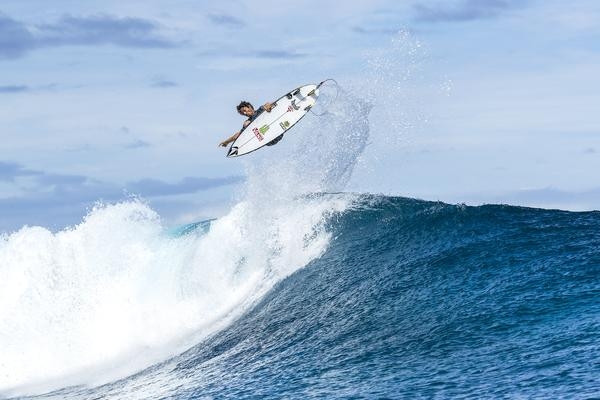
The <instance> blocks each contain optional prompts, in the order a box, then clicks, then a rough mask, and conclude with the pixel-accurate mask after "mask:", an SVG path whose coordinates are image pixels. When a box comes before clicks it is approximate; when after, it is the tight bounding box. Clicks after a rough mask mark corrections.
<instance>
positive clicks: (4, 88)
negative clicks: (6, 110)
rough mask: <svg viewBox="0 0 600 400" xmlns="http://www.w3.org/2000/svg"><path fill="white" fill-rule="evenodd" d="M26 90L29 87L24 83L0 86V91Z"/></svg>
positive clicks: (17, 91) (19, 91) (15, 91)
mask: <svg viewBox="0 0 600 400" xmlns="http://www.w3.org/2000/svg"><path fill="white" fill-rule="evenodd" d="M28 90H29V87H28V86H25V85H7V86H0V93H21V92H27V91H28Z"/></svg>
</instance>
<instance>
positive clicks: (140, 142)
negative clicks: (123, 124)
mask: <svg viewBox="0 0 600 400" xmlns="http://www.w3.org/2000/svg"><path fill="white" fill-rule="evenodd" d="M124 147H125V148H126V149H141V148H143V147H152V145H151V144H150V143H148V142H144V141H143V140H141V139H137V140H135V141H133V142H131V143H127V144H126V145H125V146H124Z"/></svg>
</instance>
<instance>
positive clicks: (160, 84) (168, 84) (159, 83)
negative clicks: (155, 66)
mask: <svg viewBox="0 0 600 400" xmlns="http://www.w3.org/2000/svg"><path fill="white" fill-rule="evenodd" d="M150 86H151V87H154V88H159V89H165V88H172V87H177V86H179V85H178V84H177V83H175V82H173V81H169V80H167V79H158V80H156V81H154V82H153V83H152V84H151V85H150Z"/></svg>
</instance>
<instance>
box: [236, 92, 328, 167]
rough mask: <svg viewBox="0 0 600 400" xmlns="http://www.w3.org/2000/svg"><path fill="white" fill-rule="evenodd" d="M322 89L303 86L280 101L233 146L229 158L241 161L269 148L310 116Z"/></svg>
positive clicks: (252, 124) (263, 113)
mask: <svg viewBox="0 0 600 400" xmlns="http://www.w3.org/2000/svg"><path fill="white" fill-rule="evenodd" d="M319 86H320V84H319V85H314V84H310V85H304V86H300V87H298V88H296V89H294V90H292V91H290V92H288V93H286V94H284V95H283V96H281V97H280V98H279V99H277V100H276V101H275V102H274V103H273V104H274V105H275V106H274V107H273V108H272V109H271V111H270V112H268V111H263V112H262V113H261V114H260V115H259V116H258V117H256V118H255V119H254V121H252V122H251V123H250V124H248V126H246V127H245V128H244V129H243V130H242V132H241V133H240V136H238V138H237V139H236V140H235V141H234V142H233V143H231V146H230V147H229V151H228V152H227V157H239V156H243V155H244V154H248V153H251V152H253V151H255V150H258V149H260V148H261V147H263V146H266V145H267V144H269V143H270V142H272V141H273V140H275V139H277V138H278V137H279V136H281V135H282V134H284V133H285V132H287V131H288V130H289V129H290V128H291V127H292V126H294V125H296V123H297V122H298V121H300V120H301V119H302V117H304V116H305V115H306V113H307V112H308V111H310V109H311V108H312V106H313V105H314V104H315V102H316V101H317V97H319Z"/></svg>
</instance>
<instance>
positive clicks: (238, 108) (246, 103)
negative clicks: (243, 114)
mask: <svg viewBox="0 0 600 400" xmlns="http://www.w3.org/2000/svg"><path fill="white" fill-rule="evenodd" d="M242 107H252V108H254V106H253V105H252V104H250V103H248V102H247V101H243V100H242V101H241V102H240V104H238V106H237V110H238V112H240V111H241V110H242Z"/></svg>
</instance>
